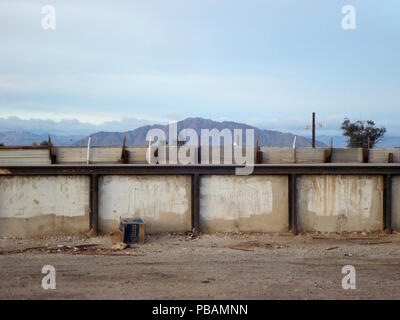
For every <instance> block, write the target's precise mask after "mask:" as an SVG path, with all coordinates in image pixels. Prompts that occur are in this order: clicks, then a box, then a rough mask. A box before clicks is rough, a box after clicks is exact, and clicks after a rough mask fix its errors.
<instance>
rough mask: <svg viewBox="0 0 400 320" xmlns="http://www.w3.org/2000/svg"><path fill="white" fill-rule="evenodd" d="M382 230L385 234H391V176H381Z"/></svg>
mask: <svg viewBox="0 0 400 320" xmlns="http://www.w3.org/2000/svg"><path fill="white" fill-rule="evenodd" d="M383 228H384V230H385V231H386V232H387V233H391V232H392V176H391V175H390V174H386V175H384V176H383Z"/></svg>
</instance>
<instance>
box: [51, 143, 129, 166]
mask: <svg viewBox="0 0 400 320" xmlns="http://www.w3.org/2000/svg"><path fill="white" fill-rule="evenodd" d="M121 152H122V148H121V147H92V148H90V156H89V162H90V163H118V162H119V159H120V158H121ZM56 155H57V163H86V159H87V147H57V148H56Z"/></svg>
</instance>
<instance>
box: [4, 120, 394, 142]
mask: <svg viewBox="0 0 400 320" xmlns="http://www.w3.org/2000/svg"><path fill="white" fill-rule="evenodd" d="M177 126H178V132H179V131H180V130H182V129H183V128H192V129H194V130H195V131H196V132H197V134H198V135H200V130H201V129H213V128H215V129H218V130H222V129H225V128H227V129H230V130H233V129H242V130H243V135H244V130H245V129H254V135H255V136H256V137H258V140H259V145H260V146H271V147H272V146H274V147H285V146H292V144H293V139H294V136H295V135H294V134H292V133H282V132H279V131H273V130H263V129H258V128H255V127H252V126H249V125H247V124H244V123H237V122H232V121H223V122H217V121H213V120H209V119H203V118H187V119H185V120H182V121H179V122H178V123H177ZM154 128H158V129H161V130H163V131H164V132H166V136H167V137H168V125H151V126H150V125H147V126H142V127H139V128H137V129H135V130H131V131H126V132H97V133H93V134H92V135H91V137H92V138H91V145H92V146H121V145H122V142H123V139H124V136H126V138H127V145H131V146H140V145H141V146H144V145H147V144H148V142H147V141H146V134H147V132H148V131H149V130H150V129H154ZM47 137H48V135H47V134H33V133H30V132H0V143H3V144H4V145H9V146H18V145H32V143H37V144H40V142H42V141H43V140H46V141H47ZM317 139H318V140H317V142H316V145H317V147H326V146H329V143H330V137H329V136H324V135H318V136H317ZM51 140H52V143H53V145H56V146H86V145H87V140H88V137H85V136H83V135H71V136H55V135H51ZM346 140H347V138H346V137H344V136H334V137H333V147H335V148H344V147H346ZM296 145H297V146H298V147H309V146H311V139H310V138H309V137H301V136H297V141H296ZM376 147H377V148H393V147H400V137H385V138H384V140H383V141H382V142H381V143H379V144H378V145H377V146H376Z"/></svg>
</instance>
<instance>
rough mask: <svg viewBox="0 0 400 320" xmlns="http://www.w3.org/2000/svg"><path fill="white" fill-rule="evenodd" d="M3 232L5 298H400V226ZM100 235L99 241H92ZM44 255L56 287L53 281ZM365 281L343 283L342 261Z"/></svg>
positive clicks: (0, 253)
mask: <svg viewBox="0 0 400 320" xmlns="http://www.w3.org/2000/svg"><path fill="white" fill-rule="evenodd" d="M116 241H117V238H116V236H112V235H105V236H98V237H90V236H89V235H80V236H62V237H60V236H59V237H44V238H38V239H32V240H21V239H15V238H14V239H10V238H2V239H0V270H1V272H0V299H399V298H400V235H399V234H392V235H385V234H365V233H364V234H360V233H357V234H356V233H351V234H345V235H343V234H342V235H337V234H334V235H332V234H302V235H298V236H293V235H291V234H242V233H239V234H224V233H219V234H204V235H200V236H198V237H193V236H192V235H191V234H165V235H157V236H148V237H147V239H146V243H145V244H144V245H134V246H132V247H128V248H126V249H124V250H112V249H111V247H112V246H113V244H114V243H115V242H116ZM90 245H92V246H90ZM44 265H52V266H54V267H55V269H56V289H55V290H51V289H50V290H44V289H43V288H42V286H41V282H42V278H43V277H44V276H45V274H42V273H41V270H42V267H43V266H44ZM345 265H353V266H354V267H355V269H356V289H355V290H351V289H350V290H344V289H343V288H342V278H343V277H344V276H345V275H344V274H342V273H341V270H342V267H343V266H345Z"/></svg>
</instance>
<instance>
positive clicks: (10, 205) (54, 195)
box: [0, 176, 89, 238]
mask: <svg viewBox="0 0 400 320" xmlns="http://www.w3.org/2000/svg"><path fill="white" fill-rule="evenodd" d="M88 229H89V178H88V177H84V176H48V177H46V176H42V177H19V176H12V177H11V176H3V177H0V235H1V236H16V237H27V238H29V237H34V236H39V235H55V234H73V233H79V232H85V231H88Z"/></svg>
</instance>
